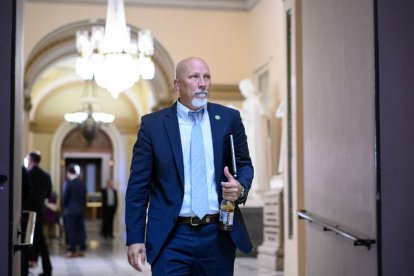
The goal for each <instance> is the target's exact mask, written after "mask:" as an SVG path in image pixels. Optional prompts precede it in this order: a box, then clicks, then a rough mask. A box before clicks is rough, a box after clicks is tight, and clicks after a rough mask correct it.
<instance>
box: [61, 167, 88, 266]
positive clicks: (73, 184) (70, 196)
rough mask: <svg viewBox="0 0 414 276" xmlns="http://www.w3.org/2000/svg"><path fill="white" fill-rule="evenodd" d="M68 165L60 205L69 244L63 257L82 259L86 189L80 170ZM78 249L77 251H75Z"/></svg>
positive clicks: (84, 235)
mask: <svg viewBox="0 0 414 276" xmlns="http://www.w3.org/2000/svg"><path fill="white" fill-rule="evenodd" d="M76 167H77V165H69V167H68V169H67V172H66V177H67V179H68V182H66V184H65V188H64V191H63V198H62V205H63V209H64V211H63V216H64V220H65V234H66V236H67V241H68V243H69V248H68V251H67V252H66V253H65V255H64V256H65V257H67V258H72V257H83V256H84V251H85V250H86V232H85V219H84V212H85V206H86V187H85V184H84V183H83V182H82V180H81V179H80V178H79V175H80V168H79V169H78V170H77V169H76ZM77 249H79V251H77Z"/></svg>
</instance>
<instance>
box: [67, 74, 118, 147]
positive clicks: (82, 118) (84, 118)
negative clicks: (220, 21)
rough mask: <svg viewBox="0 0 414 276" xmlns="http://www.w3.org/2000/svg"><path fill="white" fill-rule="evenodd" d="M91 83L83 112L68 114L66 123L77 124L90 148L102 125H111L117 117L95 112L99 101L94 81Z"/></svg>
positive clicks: (83, 100)
mask: <svg viewBox="0 0 414 276" xmlns="http://www.w3.org/2000/svg"><path fill="white" fill-rule="evenodd" d="M88 82H90V85H89V87H91V88H90V89H86V92H85V94H84V95H83V99H82V111H79V112H73V113H66V114H65V115H64V118H65V121H67V122H69V123H73V124H77V125H78V126H79V128H80V131H81V133H82V136H83V137H84V138H85V139H86V141H87V143H88V145H89V146H90V145H91V143H92V140H93V139H95V137H96V135H97V134H98V130H99V127H100V125H102V124H109V123H112V122H113V121H114V120H115V116H114V115H112V114H108V113H104V112H95V111H94V109H99V108H98V100H97V97H96V95H95V91H94V89H93V80H90V81H88Z"/></svg>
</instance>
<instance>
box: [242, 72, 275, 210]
mask: <svg viewBox="0 0 414 276" xmlns="http://www.w3.org/2000/svg"><path fill="white" fill-rule="evenodd" d="M239 89H240V92H241V93H242V95H243V96H244V97H245V100H244V101H243V104H242V112H241V116H242V120H243V124H244V126H245V128H246V135H247V141H248V144H249V151H250V157H251V158H252V162H253V166H254V179H253V183H252V188H251V189H250V192H249V200H248V201H247V204H248V205H261V204H262V203H263V200H262V195H263V193H264V192H265V191H267V190H268V189H269V185H270V184H269V181H270V175H269V173H270V158H269V146H270V145H269V134H268V130H267V118H266V113H265V111H264V108H263V105H262V102H261V97H260V94H259V93H257V92H256V90H255V87H254V85H253V82H252V81H251V80H250V79H244V80H242V81H240V83H239Z"/></svg>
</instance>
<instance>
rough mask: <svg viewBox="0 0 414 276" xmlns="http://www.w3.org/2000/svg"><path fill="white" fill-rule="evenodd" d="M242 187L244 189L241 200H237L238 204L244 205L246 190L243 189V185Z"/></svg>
mask: <svg viewBox="0 0 414 276" xmlns="http://www.w3.org/2000/svg"><path fill="white" fill-rule="evenodd" d="M241 187H242V190H241V193H240V196H239V198H238V199H237V202H238V203H243V202H244V201H245V199H246V189H245V188H244V187H243V185H241Z"/></svg>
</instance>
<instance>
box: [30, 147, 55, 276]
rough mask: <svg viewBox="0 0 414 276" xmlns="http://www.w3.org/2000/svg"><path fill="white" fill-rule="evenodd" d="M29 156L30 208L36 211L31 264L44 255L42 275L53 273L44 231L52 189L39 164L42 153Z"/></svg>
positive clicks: (35, 263) (46, 175)
mask: <svg viewBox="0 0 414 276" xmlns="http://www.w3.org/2000/svg"><path fill="white" fill-rule="evenodd" d="M27 158H28V173H29V178H30V183H31V184H32V190H31V192H30V196H29V200H28V202H29V207H28V209H29V210H31V211H34V212H36V223H35V233H34V238H33V246H32V247H31V249H30V252H29V266H30V267H35V266H36V265H37V259H38V258H39V255H40V256H41V257H42V268H43V273H42V274H40V275H52V264H51V262H50V256H49V249H48V246H47V243H46V238H45V235H44V233H43V220H44V217H43V213H44V209H45V208H46V205H45V202H46V201H47V199H48V198H49V197H50V193H51V191H52V181H51V180H50V175H49V174H48V173H47V172H45V171H44V170H42V169H41V168H40V166H39V164H40V161H41V155H40V152H38V151H33V152H30V153H29V155H28V156H27Z"/></svg>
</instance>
